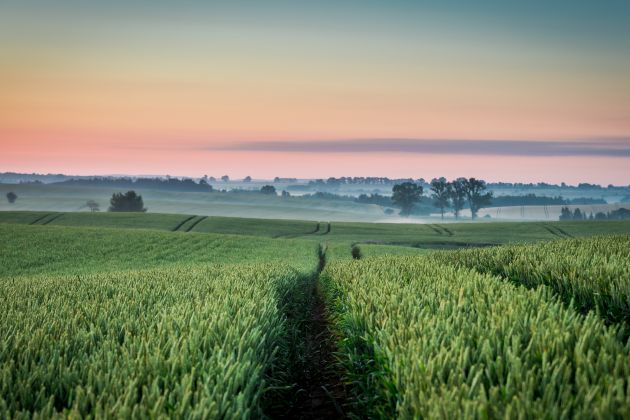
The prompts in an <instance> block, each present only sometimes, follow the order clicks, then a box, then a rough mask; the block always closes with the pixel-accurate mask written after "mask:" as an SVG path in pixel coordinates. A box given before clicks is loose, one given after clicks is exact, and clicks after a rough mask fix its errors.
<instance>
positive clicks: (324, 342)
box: [295, 287, 346, 420]
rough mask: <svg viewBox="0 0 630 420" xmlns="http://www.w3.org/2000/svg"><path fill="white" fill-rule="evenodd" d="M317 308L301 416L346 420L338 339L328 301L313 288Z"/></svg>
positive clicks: (308, 347) (310, 419)
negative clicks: (328, 317) (328, 315)
mask: <svg viewBox="0 0 630 420" xmlns="http://www.w3.org/2000/svg"><path fill="white" fill-rule="evenodd" d="M312 293H313V297H314V298H315V307H314V308H313V313H312V318H311V322H312V327H311V329H310V331H309V333H308V334H307V337H306V343H305V344H306V358H307V360H308V362H309V363H308V367H307V371H306V372H304V376H305V380H306V382H305V384H304V386H303V389H304V390H305V391H306V392H305V398H304V401H303V403H302V404H301V407H300V411H301V412H300V413H299V416H297V417H295V418H301V419H306V420H315V419H326V420H328V419H330V420H333V419H342V418H344V417H345V416H344V413H343V406H344V403H345V399H346V398H345V396H346V391H345V387H344V385H343V383H342V381H341V378H340V375H339V373H338V372H337V370H336V369H335V368H336V366H337V359H335V356H334V353H335V352H336V351H337V348H336V345H335V339H334V337H333V335H332V334H331V333H330V329H329V326H328V322H327V320H326V304H325V302H324V300H323V299H322V298H321V296H320V295H319V293H318V290H317V287H314V288H313V292H312Z"/></svg>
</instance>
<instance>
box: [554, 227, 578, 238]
mask: <svg viewBox="0 0 630 420" xmlns="http://www.w3.org/2000/svg"><path fill="white" fill-rule="evenodd" d="M554 227H555V228H556V229H558V230H559V231H560V233H562V234H563V235H567V236H568V237H569V238H573V236H571V235H569V234H568V233H566V232H565V231H564V230H562V229H560V228H559V227H558V226H554Z"/></svg>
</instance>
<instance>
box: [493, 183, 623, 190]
mask: <svg viewBox="0 0 630 420" xmlns="http://www.w3.org/2000/svg"><path fill="white" fill-rule="evenodd" d="M487 186H488V188H495V189H510V188H519V189H535V188H538V189H567V190H569V189H578V190H603V189H608V190H612V189H626V188H630V185H628V186H614V185H612V184H608V186H607V187H602V186H601V185H599V184H589V183H587V182H584V183H580V184H578V185H577V186H574V185H567V184H566V183H564V182H562V183H560V185H558V184H548V183H546V182H538V183H536V184H534V183H531V182H530V183H529V184H525V183H522V182H514V183H512V182H489V183H488V184H487Z"/></svg>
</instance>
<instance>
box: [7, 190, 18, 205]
mask: <svg viewBox="0 0 630 420" xmlns="http://www.w3.org/2000/svg"><path fill="white" fill-rule="evenodd" d="M17 198H18V196H17V194H16V193H14V192H13V191H9V192H8V193H7V200H9V204H13V203H15V200H17Z"/></svg>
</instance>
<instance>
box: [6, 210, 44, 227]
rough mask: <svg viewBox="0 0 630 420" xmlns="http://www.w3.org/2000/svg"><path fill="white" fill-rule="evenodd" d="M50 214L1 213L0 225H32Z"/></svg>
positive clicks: (26, 212)
mask: <svg viewBox="0 0 630 420" xmlns="http://www.w3.org/2000/svg"><path fill="white" fill-rule="evenodd" d="M49 214H51V212H49V211H2V212H0V223H6V224H18V225H32V224H34V223H37V222H38V221H40V220H42V219H44V218H45V217H46V216H48V215H49Z"/></svg>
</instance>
